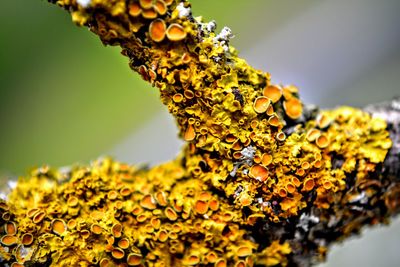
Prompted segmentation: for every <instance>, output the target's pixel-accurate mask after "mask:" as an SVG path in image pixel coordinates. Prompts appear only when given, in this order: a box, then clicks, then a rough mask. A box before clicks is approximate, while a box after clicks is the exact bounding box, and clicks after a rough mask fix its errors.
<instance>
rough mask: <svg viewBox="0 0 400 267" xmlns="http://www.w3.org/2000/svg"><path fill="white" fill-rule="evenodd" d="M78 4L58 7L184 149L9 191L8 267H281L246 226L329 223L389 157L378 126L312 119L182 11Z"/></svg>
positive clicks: (36, 179)
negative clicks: (160, 160)
mask: <svg viewBox="0 0 400 267" xmlns="http://www.w3.org/2000/svg"><path fill="white" fill-rule="evenodd" d="M77 2H78V1H75V0H59V1H57V3H58V4H59V5H61V6H64V7H65V8H66V9H68V10H69V11H70V12H71V13H72V17H73V19H74V21H75V22H77V23H78V24H81V25H87V26H88V27H89V28H90V29H91V31H93V32H94V33H96V34H97V35H99V36H100V38H101V40H102V41H103V42H104V43H105V44H110V45H120V46H121V47H122V53H123V54H124V55H126V56H128V57H129V58H130V66H131V68H132V69H134V70H135V71H137V72H138V73H140V75H141V76H142V77H143V79H145V80H146V81H149V82H150V83H152V84H153V85H154V86H156V87H158V88H159V90H160V93H161V100H162V102H163V103H164V104H165V105H166V106H167V107H168V110H169V111H170V113H171V114H173V115H174V116H175V118H176V121H177V123H178V126H179V129H180V135H181V137H182V138H183V139H185V140H186V141H187V142H188V144H187V146H186V147H185V148H184V150H183V152H182V155H181V156H180V157H179V158H178V159H176V160H174V161H171V162H169V163H166V164H163V165H160V166H157V167H154V168H152V169H150V170H143V169H136V168H135V167H131V166H127V165H124V164H121V163H118V162H112V161H111V160H109V159H105V160H100V161H97V162H95V163H93V164H92V165H91V166H89V167H80V168H75V169H72V170H71V172H67V173H62V172H60V171H56V170H50V169H48V168H40V169H38V170H36V171H35V172H33V173H32V174H31V176H30V177H29V179H27V180H24V179H21V180H20V181H19V182H18V186H17V188H16V189H15V190H14V191H13V192H12V193H11V195H10V196H9V200H8V201H7V203H2V204H1V208H2V210H1V215H2V221H1V222H2V224H3V227H5V229H7V230H6V231H3V232H2V234H1V243H2V246H1V247H0V255H1V256H2V257H3V258H4V259H6V260H8V261H10V262H13V261H15V262H19V263H23V262H24V261H33V262H43V263H44V262H47V261H49V260H50V259H51V262H52V263H53V264H54V266H66V265H70V266H78V265H79V266H89V265H91V264H98V265H99V266H116V265H118V266H126V265H129V266H140V265H141V266H192V265H198V266H218V267H222V266H253V265H254V264H255V263H257V264H263V265H266V266H273V265H278V264H281V265H283V266H285V265H287V264H288V257H289V256H290V255H291V253H292V251H293V248H292V247H291V246H290V244H289V242H285V241H284V240H270V241H263V242H266V243H265V244H264V246H263V247H259V245H258V244H257V242H256V241H255V240H254V239H253V238H252V235H253V232H252V231H253V230H256V229H255V228H254V229H253V230H251V229H252V228H251V227H252V226H254V227H258V226H256V225H257V223H260V222H262V223H264V224H268V223H271V224H275V225H279V223H283V222H285V221H286V220H289V219H293V218H298V217H300V215H301V214H302V212H303V211H304V210H305V209H306V208H307V207H318V208H320V209H321V210H322V213H321V214H322V215H321V217H322V216H325V215H323V214H324V212H323V210H324V209H325V210H328V209H330V210H331V211H333V212H336V211H338V210H340V208H338V207H340V205H342V203H343V202H346V201H350V200H351V198H352V196H353V195H357V194H358V192H357V190H353V191H351V190H348V188H347V187H346V176H347V175H348V174H350V173H357V175H356V178H355V179H356V181H355V186H356V187H360V186H363V185H364V184H365V183H367V182H368V174H369V173H372V172H374V171H375V168H376V166H377V165H379V164H380V163H382V162H383V161H384V159H385V156H386V153H387V151H388V149H389V148H390V147H391V140H390V139H389V134H388V132H387V131H386V124H385V122H384V121H380V120H379V119H372V118H371V117H370V115H368V114H366V113H364V112H362V111H360V110H357V109H353V108H349V107H342V108H339V109H336V110H333V111H318V112H317V113H318V114H312V112H311V111H310V110H307V108H306V107H305V106H304V105H303V104H302V102H301V101H300V98H299V94H298V89H297V88H296V87H294V86H280V85H274V84H272V83H271V82H270V75H269V74H268V73H264V72H261V71H258V70H255V69H253V68H252V67H250V66H249V65H247V63H246V62H245V61H244V60H242V59H240V58H238V57H237V52H236V51H235V50H234V48H232V47H231V46H229V31H228V30H227V29H224V31H223V32H222V33H220V34H216V33H215V32H214V29H213V27H212V25H211V24H209V23H208V24H207V23H204V22H202V20H201V18H194V17H192V15H191V14H190V6H189V3H187V2H186V1H183V2H182V3H180V4H178V2H179V1H162V0H157V1H145V0H143V1H142V0H141V1H132V0H130V1H125V0H123V1H122V0H110V1H106V0H92V1H91V3H90V4H89V7H82V6H80V5H79V4H78V3H77ZM336 158H340V159H341V161H342V164H341V165H342V166H339V167H337V166H335V164H334V161H335V160H336ZM371 192H372V193H371ZM370 193H371V194H372V195H373V190H372V191H370ZM326 213H329V212H326ZM349 214H350V213H349ZM349 216H350V215H349ZM354 227H356V226H354ZM350 228H351V227H350ZM255 233H256V231H255ZM344 234H346V233H344ZM320 249H321V251H322V250H324V247H322V246H321V248H320Z"/></svg>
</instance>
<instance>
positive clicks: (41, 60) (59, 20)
mask: <svg viewBox="0 0 400 267" xmlns="http://www.w3.org/2000/svg"><path fill="white" fill-rule="evenodd" d="M191 2H192V6H193V10H194V15H203V17H205V18H206V19H207V20H209V19H215V20H216V21H217V24H218V30H220V29H221V28H222V26H224V25H228V26H230V27H231V29H232V30H233V32H234V34H235V38H234V39H233V40H232V43H233V44H234V45H235V46H236V47H237V48H238V49H239V50H240V51H241V53H242V56H243V57H244V58H246V59H247V60H248V61H249V62H250V63H251V64H252V65H254V66H256V67H257V68H260V69H263V70H266V71H270V72H271V73H272V77H273V81H274V82H283V83H285V84H288V83H294V84H296V85H298V86H299V87H300V89H301V95H302V98H303V99H304V100H305V101H306V102H309V103H318V104H320V105H321V106H323V107H332V106H336V105H339V104H348V105H355V106H364V105H366V104H368V103H375V102H379V101H382V100H386V99H390V98H391V97H393V96H394V95H399V94H400V89H399V86H398V77H399V74H400V50H399V47H400V27H399V25H400V16H398V11H399V10H400V1H398V0H385V1H374V0H349V1H344V0H343V1H318V0H307V1H289V0H282V1H274V0H248V1H232V0H191ZM0 12H1V16H0V23H1V26H0V177H4V179H7V178H8V177H11V176H18V175H22V174H25V173H26V171H27V170H28V169H30V168H31V167H34V166H40V165H42V164H50V165H52V166H56V167H58V166H65V165H71V164H75V163H87V162H89V161H90V160H91V159H95V158H97V157H99V156H100V155H112V156H114V157H116V158H118V159H120V160H124V161H127V162H130V163H135V162H150V163H151V164H155V163H157V162H160V161H164V160H167V159H168V158H171V157H173V156H174V155H175V154H176V153H177V151H178V150H179V146H180V145H181V143H180V142H179V141H178V140H177V138H176V130H175V127H174V124H173V122H172V120H171V119H170V117H169V116H168V114H167V113H166V109H165V108H164V107H163V106H162V105H161V104H160V101H159V100H158V92H157V90H156V89H154V88H152V87H151V86H150V85H148V84H147V83H144V82H143V81H142V80H141V79H140V78H139V76H138V75H136V74H134V73H132V71H131V70H130V69H129V67H128V61H127V59H126V58H124V57H123V56H121V55H120V54H119V49H118V48H115V47H107V48H104V47H103V45H102V44H101V42H100V41H99V40H98V38H97V37H95V36H94V35H93V34H92V33H90V32H88V30H87V29H85V28H79V27H76V26H74V25H73V24H72V22H71V19H70V16H69V15H68V14H67V13H66V12H65V11H63V10H61V9H60V8H58V7H56V6H54V5H51V4H48V3H47V2H46V1H43V0H1V1H0ZM3 181H4V180H3ZM399 233H400V223H399V220H397V221H396V223H395V224H394V226H392V227H391V228H380V229H379V231H378V230H375V231H370V232H368V231H367V233H366V234H365V235H366V237H364V238H363V239H356V240H353V241H350V242H348V243H346V244H348V245H347V246H345V247H344V249H343V248H342V249H341V250H340V249H335V250H334V252H332V254H330V255H331V257H332V260H331V261H329V262H328V264H325V265H324V266H364V267H366V266H398V263H399V261H400V258H399V256H398V255H397V254H398V253H397V251H396V249H395V248H396V247H398V245H399V242H398V240H399V239H400V234H399ZM346 253H347V254H346Z"/></svg>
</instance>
